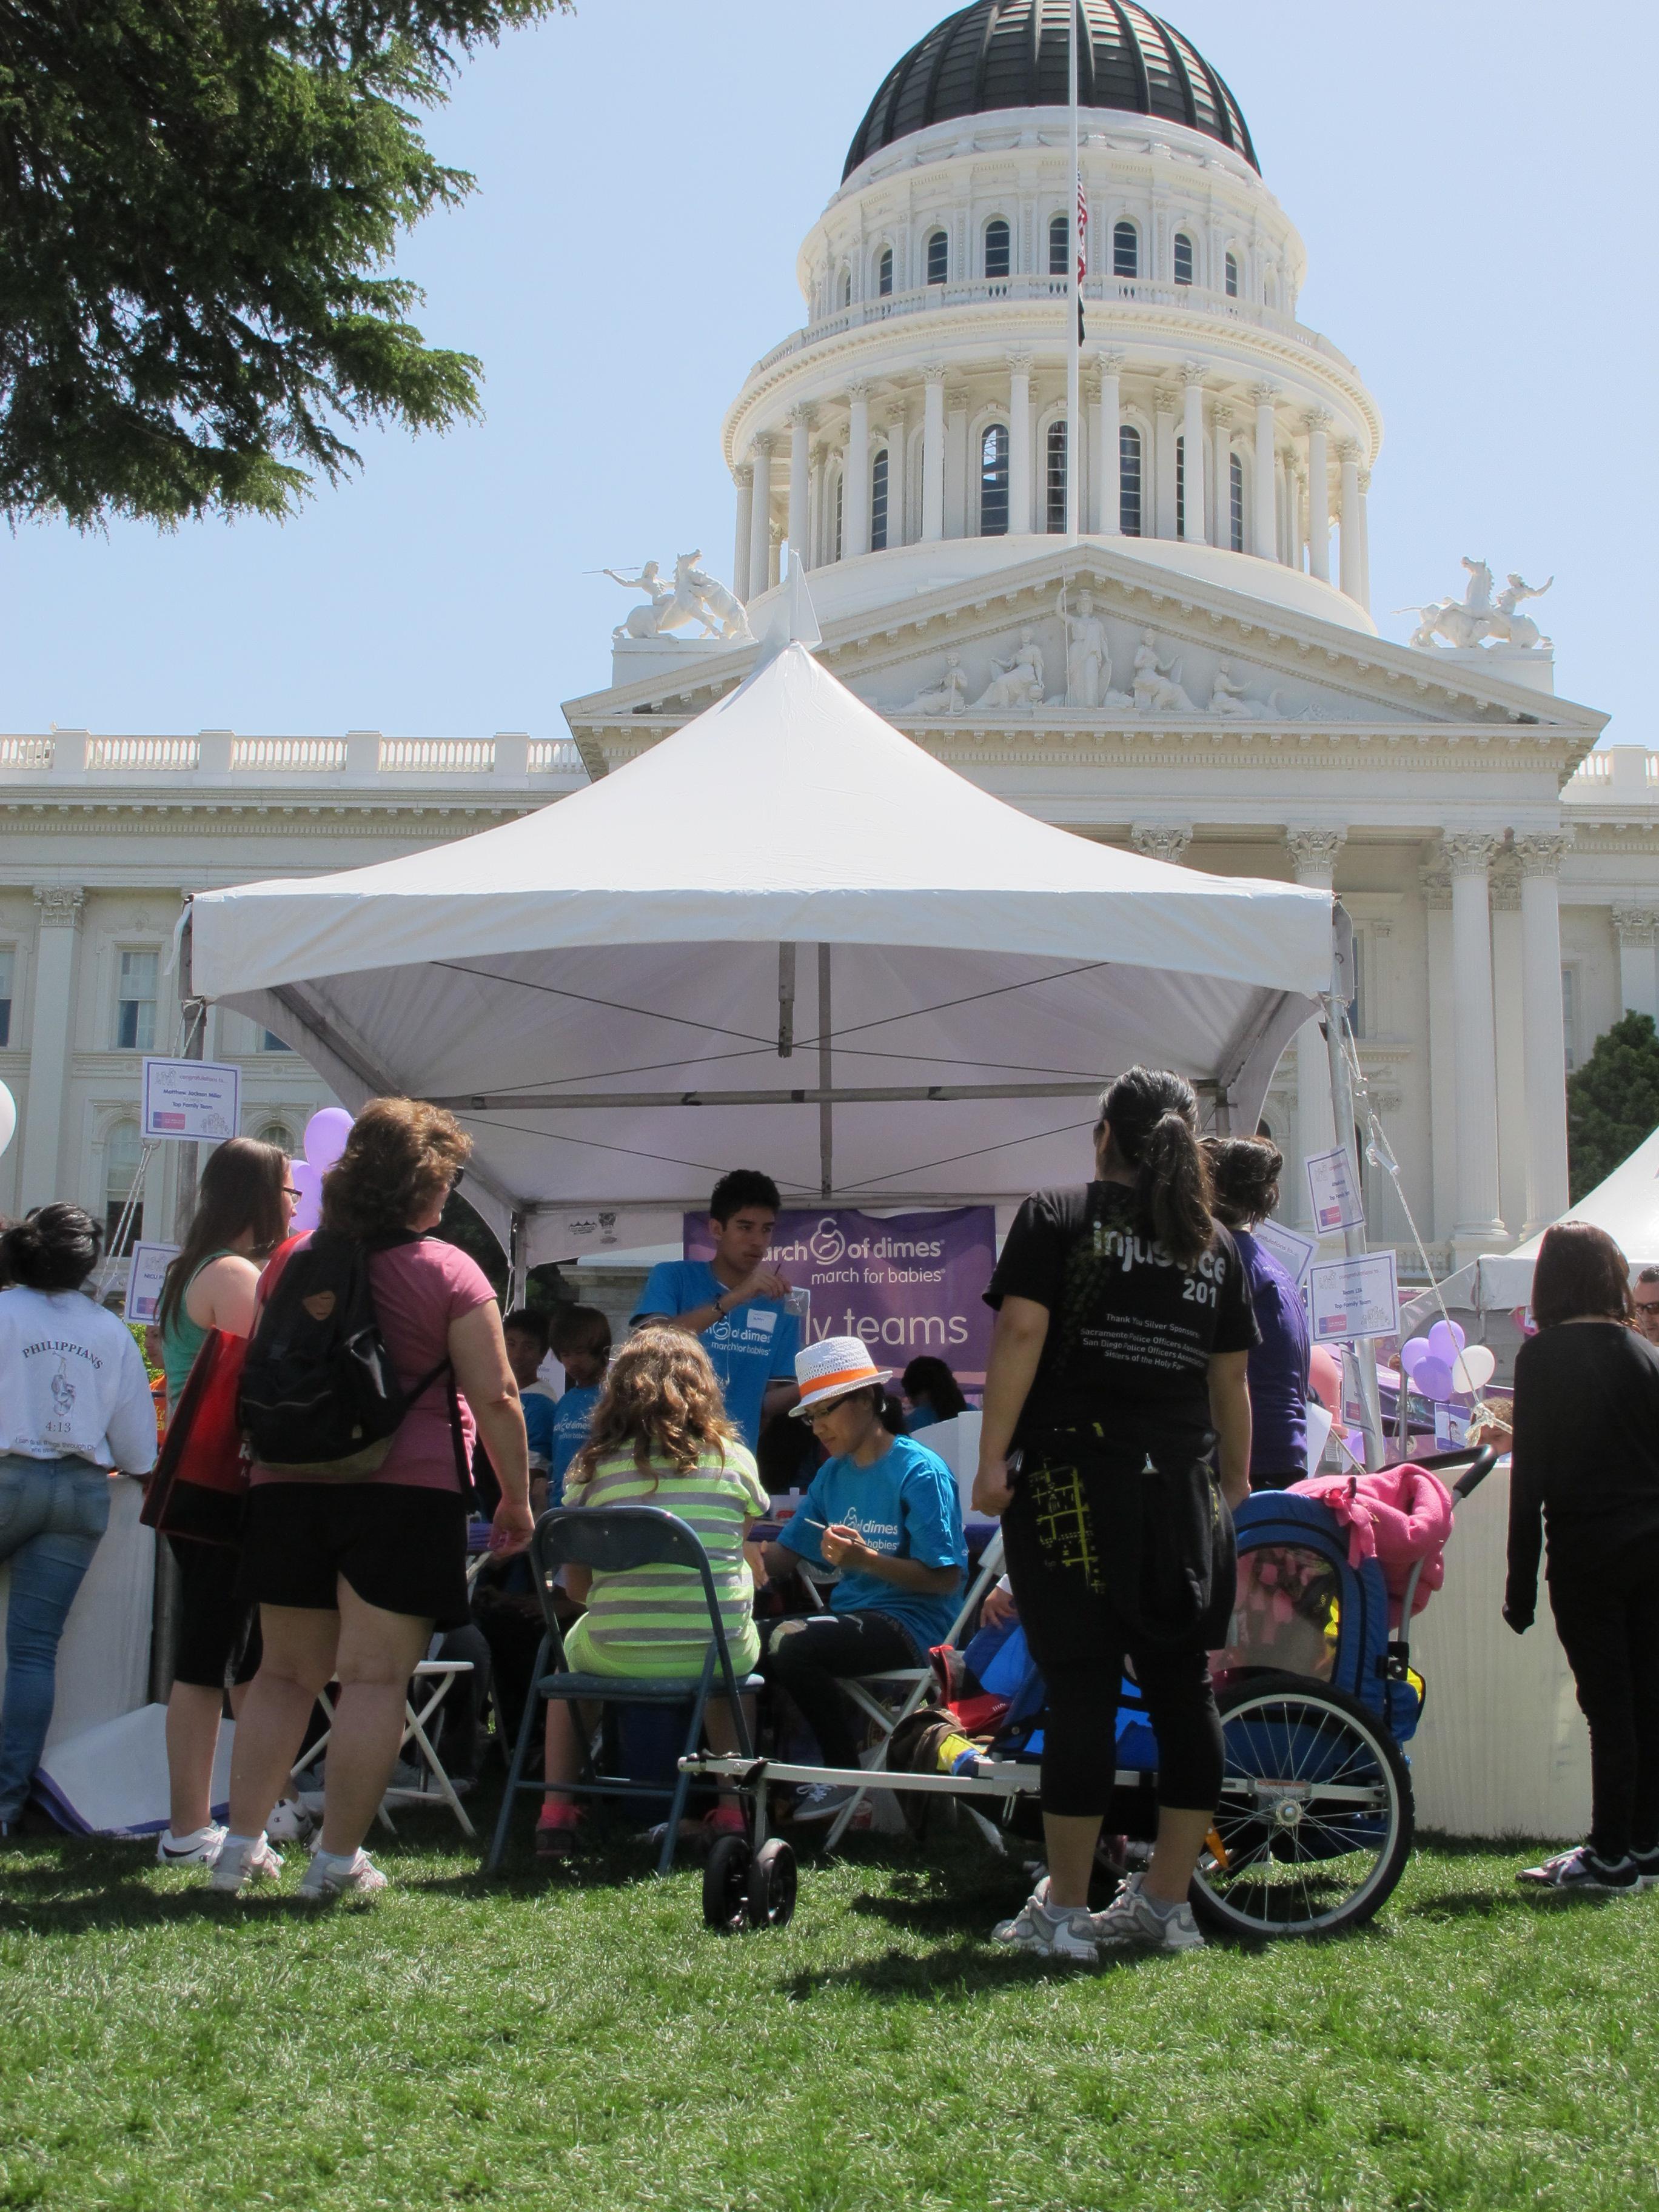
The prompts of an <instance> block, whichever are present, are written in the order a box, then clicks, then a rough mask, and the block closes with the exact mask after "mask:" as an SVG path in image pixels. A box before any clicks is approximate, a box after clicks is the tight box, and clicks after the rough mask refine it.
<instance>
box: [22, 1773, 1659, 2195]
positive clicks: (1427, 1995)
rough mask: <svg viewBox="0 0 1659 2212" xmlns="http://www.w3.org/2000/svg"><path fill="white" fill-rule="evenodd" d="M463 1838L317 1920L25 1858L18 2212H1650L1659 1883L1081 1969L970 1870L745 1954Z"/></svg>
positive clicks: (1487, 1884)
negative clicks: (1061, 1963)
mask: <svg viewBox="0 0 1659 2212" xmlns="http://www.w3.org/2000/svg"><path fill="white" fill-rule="evenodd" d="M458 1845H459V1838H455V1836H454V1832H453V1829H451V1828H449V1826H448V1825H447V1821H446V1820H443V1819H442V1818H441V1816H436V1815H427V1814H421V1815H418V1816H410V1818H408V1819H407V1820H404V1823H403V1824H402V1833H401V1835H400V1838H399V1840H398V1843H397V1844H391V1845H388V1847H387V1848H386V1850H385V1851H384V1852H383V1853H382V1854H381V1859H382V1863H383V1864H384V1865H385V1866H386V1869H387V1871H388V1873H389V1874H390V1875H392V1878H393V1881H394V1882H395V1885H396V1887H393V1888H392V1889H389V1890H388V1891H387V1892H386V1893H385V1895H384V1896H383V1897H382V1898H381V1899H380V1900H379V1901H378V1902H377V1903H375V1904H373V1905H352V1906H348V1907H345V1908H342V1909H337V1910H336V1911H332V1912H331V1913H324V1914H322V1915H316V1914H311V1913H307V1910H306V1908H304V1907H303V1906H301V1905H296V1904H295V1903H293V1902H291V1901H289V1900H288V1899H283V1898H282V1897H280V1896H277V1897H272V1896H270V1894H269V1893H265V1894H261V1895H258V1896H257V1897H256V1898H255V1899H253V1900H252V1901H249V1902H246V1903H243V1902H240V1901H237V1900H230V1899H217V1898H213V1897H210V1896H208V1895H204V1893H202V1892H201V1890H200V1888H199V1887H198V1886H197V1883H196V1882H195V1881H192V1880H191V1878H190V1877H189V1876H186V1875H183V1874H174V1873H163V1872H162V1871H161V1869H160V1868H158V1867H157V1866H156V1865H155V1863H154V1861H153V1859H151V1858H150V1857H149V1852H148V1850H147V1848H146V1847H144V1846H142V1845H138V1844H106V1843H69V1842H53V1841H44V1840H42V1841H23V1842H17V1841H13V1842H11V1843H9V1844H0V2002H3V2022H4V2026H3V2045H0V2050H3V2069H0V2206H3V2207H22V2206H37V2205H38V2206H41V2207H51V2208H59V2207H62V2208H70V2207H74V2208H76V2212H91V2208H103V2207H121V2208H133V2212H138V2208H145V2212H148V2209H149V2208H163V2207H165V2208H169V2212H171V2208H174V2207H177V2208H180V2212H182V2209H183V2208H185V2207H191V2208H197V2207H199V2208H204V2212H223V2208H228V2207H240V2206H256V2207H257V2206H261V2205H276V2206H294V2207H298V2208H306V2212H333V2208H337V2207H351V2208H354V2212H355V2208H357V2207H360V2206H380V2205H385V2206H392V2207H404V2206H409V2207H415V2206H420V2207H443V2206H446V2205H449V2204H452V2203H464V2204H465V2203H471V2204H483V2205H494V2204H498V2203H499V2204H501V2205H507V2204H518V2205H526V2206H538V2207H539V2206H543V2205H547V2206H563V2205H568V2206H571V2207H573V2208H577V2212H594V2209H595V2208H599V2207H605V2208H609V2207H611V2206H629V2207H631V2206H641V2207H643V2206H652V2207H656V2208H667V2209H668V2212H672V2209H673V2208H680V2207H684V2208H696V2212H702V2208H704V2207H709V2208H715V2207H739V2206H741V2207H745V2208H746V2207H757V2208H759V2207H765V2208H783V2209H784V2212H798V2208H811V2212H855V2208H857V2212H862V2208H865V2207H881V2208H889V2207H890V2208H893V2212H934V2208H945V2207H957V2206H964V2207H966V2206H1007V2207H1009V2208H1017V2212H1043V2208H1049V2207H1053V2208H1057V2212H1058V2208H1067V2212H1069V2208H1074V2207H1084V2206H1088V2207H1095V2206H1098V2207H1101V2208H1103V2212H1104V2209H1105V2208H1110V2212H1131V2208H1138V2207H1147V2208H1153V2207H1160V2208H1161V2207H1165V2206H1187V2205H1194V2206H1200V2207H1206V2208H1209V2207H1230V2208H1231V2207H1237V2208H1245V2207H1249V2208H1255V2207H1261V2208H1264V2212H1265V2208H1273V2212H1294V2209H1295V2208H1299V2207H1315V2206H1317V2207H1321V2208H1326V2207H1329V2208H1335V2207H1354V2208H1356V2212H1375V2208H1380V2207H1399V2208H1402V2212H1403V2209H1404V2208H1413V2212H1449V2208H1451V2207H1454V2206H1464V2205H1482V2206H1486V2205H1490V2206H1501V2207H1504V2208H1505V2212H1508V2208H1512V2207H1518V2206H1572V2207H1592V2206H1594V2207H1601V2206H1605V2207H1607V2208H1609V2212H1612V2208H1615V2207H1616V2208H1619V2209H1620V2212H1626V2208H1630V2207H1632V2206H1647V2205H1654V2204H1659V2080H1656V2060H1655V2050H1656V2040H1659V1972H1656V1968H1659V1892H1656V1893H1653V1894H1651V1895H1650V1896H1649V1897H1644V1898H1640V1899H1633V1900H1617V1901H1613V1902H1610V1903H1607V1904H1598V1903H1595V1902H1592V1901H1590V1900H1588V1899H1565V1900H1556V1901H1549V1900H1544V1901H1540V1900H1537V1899H1529V1898H1527V1897H1526V1896H1524V1895H1522V1894H1521V1893H1517V1891H1516V1887H1515V1884H1514V1881H1513V1880H1512V1875H1513V1870H1514V1868H1515V1866H1516V1864H1517V1863H1519V1862H1518V1859H1517V1857H1516V1854H1515V1853H1513V1852H1504V1853H1501V1854H1494V1853H1489V1852H1486V1851H1472V1850H1465V1849H1452V1848H1442V1849H1433V1848H1430V1849H1425V1850H1422V1851H1420V1852H1419V1854H1418V1856H1417V1857H1415V1858H1414V1859H1413V1862H1412V1864H1411V1866H1410V1868H1409V1869H1408V1871H1407V1875H1406V1878H1405V1881H1404V1882H1403V1883H1402V1885H1401V1888H1400V1889H1399V1891H1398V1892H1397V1893H1396V1894H1395V1897H1394V1899H1393V1900H1392V1901H1391V1903H1390V1904H1389V1905H1388V1906H1387V1907H1386V1908H1385V1910H1384V1911H1383V1915H1382V1916H1381V1917H1380V1919H1379V1920H1378V1921H1377V1922H1376V1924H1375V1925H1373V1926H1372V1927H1371V1928H1370V1929H1367V1930H1365V1931H1364V1932H1362V1933H1360V1934H1358V1935H1356V1936H1349V1937H1346V1938H1341V1939H1338V1940H1334V1941H1332V1942H1324V1943H1318V1944H1311V1945H1307V1944H1290V1943H1285V1944H1281V1945H1279V1946H1276V1947H1273V1948H1268V1949H1267V1950H1264V1951H1261V1952H1256V1953H1251V1952H1247V1951H1243V1950H1240V1949H1236V1948H1225V1947H1222V1946H1219V1945H1218V1946H1214V1947H1212V1948H1210V1949H1209V1950H1208V1951H1206V1952H1204V1953H1202V1954H1197V1955H1194V1956H1189V1957H1188V1958H1184V1959H1158V1960H1151V1961H1146V1962H1142V1963H1139V1964H1130V1965H1121V1966H1114V1967H1108V1968H1104V1969H1103V1970H1102V1971H1100V1972H1093V1973H1087V1972H1085V1973H1080V1974H1064V1975H1061V1974H1054V1973H1045V1972H1042V1970H1041V1969H1040V1968H1038V1967H1036V1966H1034V1965H1033V1964H1031V1963H1029V1962H1027V1961H1024V1960H1010V1959H1007V1958H1006V1957H1004V1956H1001V1955H1000V1954H994V1953H993V1951H992V1949H991V1948H990V1947H989V1946H988V1945H987V1943H986V1942H984V1940H983V1937H984V1933H985V1930H986V1929H987V1928H988V1926H989V1924H990V1923H991V1921H992V1920H993V1919H994V1917H996V1916H997V1915H998V1914H999V1913H1000V1912H1002V1911H1006V1910H1008V1909H1010V1908H1011V1907H1012V1905H1014V1904H1016V1903H1017V1902H1018V1899H1019V1897H1020V1896H1021V1894H1022V1893H1023V1883H1022V1881H1021V1877H1020V1869H1019V1867H1018V1863H999V1862H998V1861H996V1860H994V1858H993V1857H991V1856H990V1855H989V1853H988V1852H987V1851H986V1850H983V1849H982V1848H981V1847H979V1846H977V1845H970V1844H968V1843H967V1842H966V1841H962V1842H956V1841H951V1842H950V1843H949V1844H948V1845H942V1846H941V1847H940V1849H939V1850H933V1851H928V1852H925V1853H924V1852H923V1851H921V1850H919V1849H918V1848H916V1847H915V1846H913V1845H911V1844H908V1843H903V1842H899V1843H894V1844H886V1843H884V1842H880V1841H876V1840H870V1839H866V1841H864V1842H863V1843H862V1844H860V1845H859V1846H858V1848H857V1850H855V1851H854V1854H853V1855H852V1856H850V1857H848V1858H847V1859H845V1860H843V1861H842V1862H840V1863H833V1864H828V1865H825V1866H823V1867H822V1868H820V1867H816V1866H813V1865H811V1863H809V1864H808V1865H807V1866H806V1867H805V1869H804V1878H803V1881H802V1887H801V1900H800V1905H799V1911H798V1912H797V1914H796V1917H795V1919H794V1921H793V1923H792V1925H791V1926H789V1927H788V1928H787V1929H782V1930H776V1931H772V1932H769V1933H766V1934H762V1935H753V1936H725V1937H722V1936H714V1935H710V1934H708V1933H707V1932H706V1931H705V1930H704V1929H703V1926H702V1917H701V1910H700V1882H699V1876H698V1875H697V1874H696V1872H695V1871H687V1872H685V1873H681V1874H677V1875H673V1876H672V1877H671V1879H669V1880H668V1881H662V1882H659V1881H655V1880H654V1879H652V1878H651V1877H650V1876H649V1875H648V1873H647V1857H646V1855H644V1854H643V1853H639V1852H635V1851H633V1850H631V1849H630V1850H628V1851H626V1852H624V1853H623V1855H622V1856H620V1857H617V1858H616V1859H614V1860H611V1861H609V1862H606V1863H596V1864H592V1865H590V1866H586V1867H584V1868H583V1869H581V1870H580V1871H579V1872H577V1873H574V1874H561V1875H556V1876H555V1877H554V1878H552V1879H550V1880H549V1879H544V1878H543V1877H542V1876H540V1875H538V1874H537V1873H535V1872H533V1871H532V1870H530V1869H529V1868H528V1867H527V1866H521V1867H520V1869H519V1870H518V1871H517V1872H515V1873H514V1874H513V1876H512V1878H511V1879H510V1880H508V1881H505V1882H503V1883H501V1884H500V1885H498V1886H495V1887H489V1888H486V1887H484V1886H483V1883H482V1882H481V1881H479V1879H478V1876H477V1870H476V1860H475V1859H474V1857H472V1856H471V1854H470V1853H468V1852H465V1851H464V1850H461V1849H459V1848H458ZM296 1878H297V1874H296V1871H295V1869H292V1868H290V1869H289V1875H288V1877H287V1881H288V1882H289V1883H291V1882H292V1881H293V1880H295V1879H296Z"/></svg>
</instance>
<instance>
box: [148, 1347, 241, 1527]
mask: <svg viewBox="0 0 1659 2212" xmlns="http://www.w3.org/2000/svg"><path fill="white" fill-rule="evenodd" d="M246 1357H247V1339H246V1337H244V1336H228V1335H227V1334H225V1332H224V1331H223V1330H222V1329H217V1328H210V1330H209V1331H208V1333H207V1335H206V1337H205V1338H204V1340H203V1343H202V1348H201V1350H200V1351H199V1352H197V1355H196V1358H195V1359H194V1361H193V1362H192V1364H191V1370H190V1374H189V1376H188V1377H187V1379H186V1381H185V1388H184V1395H182V1396H181V1397H180V1399H179V1404H178V1407H177V1408H176V1410H175V1412H174V1413H173V1419H171V1420H170V1421H169V1422H168V1423H167V1436H166V1438H165V1439H164V1441H163V1443H162V1445H161V1456H160V1457H159V1458H158V1459H157V1461H156V1462H155V1473H154V1474H152V1475H151V1477H150V1479H149V1487H148V1489H147V1490H146V1491H145V1493H144V1507H143V1514H142V1516H140V1517H141V1518H142V1519H143V1521H145V1522H148V1524H149V1527H150V1528H154V1529H155V1531H156V1532H157V1534H161V1535H163V1536H183V1537H188V1538H189V1539H190V1540H191V1541H192V1542H194V1543H198V1544H223V1545H228V1546H232V1547H234V1546H236V1545H238V1544H240V1542H241V1541H242V1509H243V1506H244V1504H245V1503H246V1498H247V1486H248V1466H247V1461H246V1456H245V1455H244V1453H243V1449H242V1431H241V1428H240V1425H239V1423H238V1421H237V1419H236V1393H237V1389H238V1386H239V1385H240V1382H241V1379H242V1362H243V1361H244V1359H245V1358H246Z"/></svg>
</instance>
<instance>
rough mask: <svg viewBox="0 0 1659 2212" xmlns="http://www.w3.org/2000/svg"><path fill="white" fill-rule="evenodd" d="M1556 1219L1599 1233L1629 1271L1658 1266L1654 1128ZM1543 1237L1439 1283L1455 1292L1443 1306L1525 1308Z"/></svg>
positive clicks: (1658, 1153)
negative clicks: (1622, 1257) (1584, 1225)
mask: <svg viewBox="0 0 1659 2212" xmlns="http://www.w3.org/2000/svg"><path fill="white" fill-rule="evenodd" d="M1561 1218H1562V1220H1563V1221H1588V1222H1589V1223H1590V1224H1591V1225H1593V1226H1594V1227H1595V1228H1597V1229H1605V1230H1606V1231H1607V1234H1608V1236H1609V1237H1612V1239H1613V1242H1614V1243H1615V1244H1617V1245H1618V1247H1619V1249H1620V1251H1621V1252H1622V1253H1623V1254H1624V1255H1625V1257H1626V1259H1627V1260H1628V1261H1630V1264H1631V1266H1632V1268H1637V1267H1659V1129H1655V1130H1654V1131H1652V1133H1650V1135H1648V1136H1646V1137H1644V1139H1643V1140H1642V1142H1641V1143H1640V1144H1639V1145H1638V1146H1637V1147H1636V1150H1635V1151H1634V1152H1632V1154H1631V1156H1630V1158H1628V1159H1627V1160H1621V1161H1620V1164H1619V1165H1618V1166H1617V1167H1616V1168H1615V1169H1614V1170H1613V1173H1612V1174H1611V1175H1610V1176H1607V1178H1606V1180H1605V1181H1604V1182H1599V1183H1597V1184H1596V1186H1595V1189H1594V1190H1593V1191H1590V1192H1589V1193H1588V1194H1587V1195H1586V1196H1584V1197H1583V1198H1581V1199H1580V1200H1579V1201H1578V1203H1577V1206H1569V1207H1568V1208H1567V1210H1566V1212H1565V1213H1564V1214H1563V1215H1562V1216H1561ZM1552 1226H1553V1224H1552ZM1546 1235H1547V1231H1545V1230H1542V1229H1541V1230H1540V1231H1539V1232H1538V1234H1537V1235H1536V1236H1535V1237H1528V1239H1527V1241H1526V1243H1524V1244H1517V1245H1516V1248H1515V1249H1514V1250H1513V1251H1512V1252H1487V1253H1484V1254H1483V1255H1481V1257H1480V1259H1478V1260H1476V1261H1474V1262H1473V1264H1472V1265H1471V1266H1469V1267H1463V1268H1460V1269H1459V1271H1458V1273H1456V1274H1455V1275H1454V1276H1453V1277H1452V1278H1451V1280H1450V1281H1449V1282H1448V1283H1445V1284H1443V1285H1441V1289H1442V1292H1443V1295H1444V1294H1447V1293H1454V1294H1455V1295H1453V1296H1451V1297H1449V1299H1448V1303H1451V1304H1459V1305H1462V1304H1469V1305H1472V1306H1473V1307H1474V1310H1475V1311H1476V1312H1477V1313H1492V1312H1494V1311H1497V1312H1506V1311H1508V1310H1510V1309H1511V1308H1513V1307H1515V1306H1523V1305H1525V1304H1527V1303H1528V1300H1529V1299H1530V1297H1532V1270H1533V1263H1534V1261H1536V1259H1537V1257H1538V1248H1539V1246H1540V1245H1541V1243H1543V1241H1544V1238H1545V1236H1546Z"/></svg>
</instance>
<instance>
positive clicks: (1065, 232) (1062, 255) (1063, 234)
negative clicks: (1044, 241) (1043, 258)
mask: <svg viewBox="0 0 1659 2212" xmlns="http://www.w3.org/2000/svg"><path fill="white" fill-rule="evenodd" d="M1071 268H1072V226H1071V224H1070V223H1069V222H1066V218H1065V216H1063V215H1054V216H1049V218H1048V274H1049V275H1050V276H1069V275H1070V274H1071Z"/></svg>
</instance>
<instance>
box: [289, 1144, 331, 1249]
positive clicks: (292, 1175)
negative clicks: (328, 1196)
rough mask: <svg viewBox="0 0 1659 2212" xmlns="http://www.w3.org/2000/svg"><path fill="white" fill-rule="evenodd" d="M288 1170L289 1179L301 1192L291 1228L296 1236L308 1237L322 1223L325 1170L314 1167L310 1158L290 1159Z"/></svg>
mask: <svg viewBox="0 0 1659 2212" xmlns="http://www.w3.org/2000/svg"><path fill="white" fill-rule="evenodd" d="M288 1171H289V1181H290V1182H292V1183H293V1185H294V1188H295V1190H297V1191H298V1192H299V1194H300V1203H299V1204H298V1205H297V1206H295V1209H294V1218H293V1220H292V1222H291V1223H290V1224H289V1229H290V1231H291V1232H292V1234H293V1235H295V1237H308V1236H309V1235H310V1233H311V1231H313V1229H317V1228H319V1227H320V1226H321V1225H322V1218H323V1173H324V1170H322V1169H321V1168H314V1167H313V1166H312V1164H311V1163H310V1161H309V1160H290V1161H289V1170H288Z"/></svg>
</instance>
